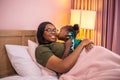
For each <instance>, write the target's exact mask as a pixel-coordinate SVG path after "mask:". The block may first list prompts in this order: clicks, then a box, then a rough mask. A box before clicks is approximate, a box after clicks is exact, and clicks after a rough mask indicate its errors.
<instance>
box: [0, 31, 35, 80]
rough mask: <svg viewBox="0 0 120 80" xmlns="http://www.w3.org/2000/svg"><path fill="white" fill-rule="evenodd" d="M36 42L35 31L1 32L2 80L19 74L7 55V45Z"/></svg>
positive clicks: (0, 67) (0, 62) (0, 58)
mask: <svg viewBox="0 0 120 80" xmlns="http://www.w3.org/2000/svg"><path fill="white" fill-rule="evenodd" d="M28 39H30V40H32V41H37V40H36V31H35V30H0V78H2V77H6V76H10V75H14V74H17V73H16V72H15V70H14V68H13V67H12V65H11V63H10V61H9V58H8V56H7V53H6V49H5V44H17V45H27V41H28Z"/></svg>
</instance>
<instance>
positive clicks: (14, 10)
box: [0, 0, 70, 30]
mask: <svg viewBox="0 0 120 80" xmlns="http://www.w3.org/2000/svg"><path fill="white" fill-rule="evenodd" d="M69 18H70V0H0V29H14V30H18V29H19V30H20V29H21V30H36V29H37V27H38V25H39V24H40V22H42V21H51V22H52V23H53V24H55V26H56V27H58V28H59V27H60V26H63V25H66V24H68V23H69Z"/></svg>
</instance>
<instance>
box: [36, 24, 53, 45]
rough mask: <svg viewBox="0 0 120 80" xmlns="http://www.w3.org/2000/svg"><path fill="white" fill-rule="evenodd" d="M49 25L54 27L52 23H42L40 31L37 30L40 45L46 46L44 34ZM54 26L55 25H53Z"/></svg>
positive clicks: (39, 27)
mask: <svg viewBox="0 0 120 80" xmlns="http://www.w3.org/2000/svg"><path fill="white" fill-rule="evenodd" d="M47 24H51V25H53V24H52V23H51V22H42V23H41V24H40V25H39V26H38V30H37V40H38V43H39V44H45V40H44V37H43V33H44V29H45V27H46V25H47ZM53 26H54V25H53Z"/></svg>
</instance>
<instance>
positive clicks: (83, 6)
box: [71, 0, 102, 45]
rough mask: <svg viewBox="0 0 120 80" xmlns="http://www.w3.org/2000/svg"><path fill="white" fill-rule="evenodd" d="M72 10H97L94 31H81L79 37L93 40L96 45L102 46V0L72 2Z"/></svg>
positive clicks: (74, 0) (76, 0)
mask: <svg viewBox="0 0 120 80" xmlns="http://www.w3.org/2000/svg"><path fill="white" fill-rule="evenodd" d="M71 9H80V10H95V11H96V22H95V23H96V24H95V29H94V30H88V29H87V30H86V29H80V33H79V34H78V36H77V37H79V38H88V39H91V40H92V41H93V42H94V43H95V45H101V30H102V29H101V26H102V24H101V23H102V10H101V9H102V1H101V0H72V1H71Z"/></svg>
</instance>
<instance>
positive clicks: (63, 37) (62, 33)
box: [58, 28, 69, 40]
mask: <svg viewBox="0 0 120 80" xmlns="http://www.w3.org/2000/svg"><path fill="white" fill-rule="evenodd" d="M68 33H69V31H68V30H67V29H66V28H61V29H60V32H59V34H58V39H60V40H66V38H67V37H68Z"/></svg>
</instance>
